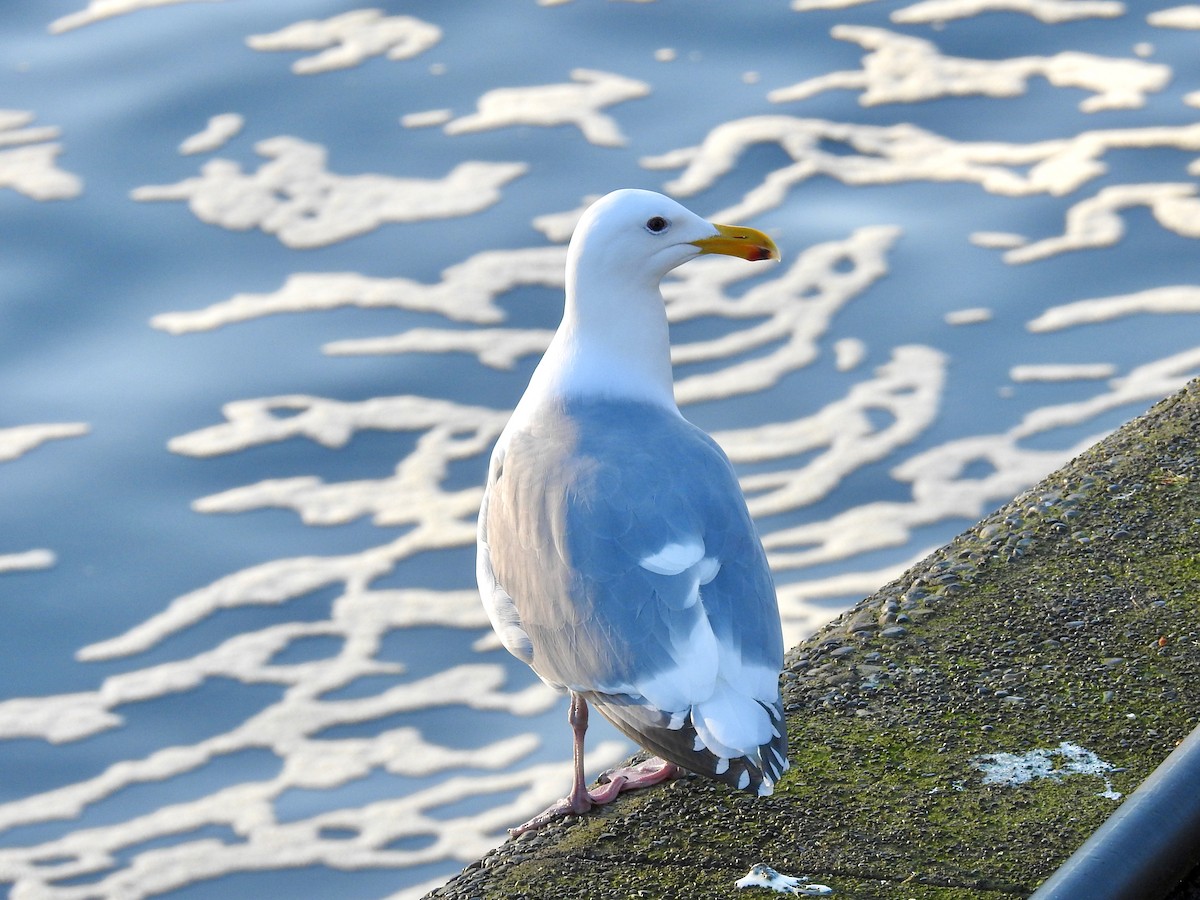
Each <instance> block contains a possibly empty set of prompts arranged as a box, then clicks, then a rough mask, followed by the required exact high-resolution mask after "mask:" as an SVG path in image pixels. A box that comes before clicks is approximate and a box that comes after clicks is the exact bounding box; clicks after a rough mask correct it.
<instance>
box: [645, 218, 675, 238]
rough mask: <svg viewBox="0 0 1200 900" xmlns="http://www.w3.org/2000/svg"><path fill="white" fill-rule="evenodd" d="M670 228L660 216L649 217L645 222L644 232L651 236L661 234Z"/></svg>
mask: <svg viewBox="0 0 1200 900" xmlns="http://www.w3.org/2000/svg"><path fill="white" fill-rule="evenodd" d="M670 227H671V223H670V222H668V221H667V220H666V219H664V218H663V217H662V216H651V217H650V218H649V219H647V220H646V230H647V231H648V232H650V233H651V234H662V233H663V232H664V231H666V230H667V229H668V228H670Z"/></svg>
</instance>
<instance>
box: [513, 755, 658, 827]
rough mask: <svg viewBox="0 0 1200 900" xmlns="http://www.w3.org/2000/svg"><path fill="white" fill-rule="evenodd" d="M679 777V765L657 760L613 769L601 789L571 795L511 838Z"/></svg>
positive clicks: (525, 825) (525, 824)
mask: <svg viewBox="0 0 1200 900" xmlns="http://www.w3.org/2000/svg"><path fill="white" fill-rule="evenodd" d="M678 774H679V766H677V765H675V764H674V763H669V762H667V761H666V760H664V759H658V758H657V757H655V758H653V759H648V760H646V761H645V762H643V763H639V764H638V765H636V766H625V767H623V768H620V769H610V770H609V771H607V772H605V773H603V774H602V775H601V776H600V782H601V783H600V785H599V786H598V787H596V788H593V789H592V790H585V791H582V792H575V791H572V793H571V796H569V797H563V798H562V799H561V800H559V801H558V802H557V803H555V804H554V805H553V806H551V807H549V808H548V809H546V810H544V811H543V812H540V813H538V814H537V815H536V816H534V817H533V818H532V819H530V820H529V821H528V822H525V823H524V824H523V825H518V826H517V827H516V828H510V829H508V833H509V834H510V835H511V836H512V837H517V836H518V835H521V834H524V833H525V832H527V831H536V830H537V829H539V828H541V827H542V826H543V825H547V824H549V823H550V822H553V821H554V820H555V819H561V818H562V817H563V816H570V815H576V816H578V815H582V814H583V813H585V812H587V811H588V810H590V809H593V808H595V807H597V806H603V805H604V804H606V803H611V802H612V801H613V800H616V799H617V797H618V796H620V795H621V794H623V793H625V791H632V790H636V789H637V788H644V787H650V786H651V785H654V784H658V783H659V782H661V781H666V780H667V779H668V778H673V777H675V776H676V775H678Z"/></svg>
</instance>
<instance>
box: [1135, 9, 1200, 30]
mask: <svg viewBox="0 0 1200 900" xmlns="http://www.w3.org/2000/svg"><path fill="white" fill-rule="evenodd" d="M1146 21H1147V22H1148V23H1149V24H1151V25H1153V26H1154V27H1155V28H1183V29H1187V30H1190V31H1198V30H1200V5H1198V4H1195V3H1188V4H1184V5H1183V6H1172V7H1171V8H1169V9H1160V10H1156V11H1155V12H1152V13H1150V14H1148V15H1147V16H1146Z"/></svg>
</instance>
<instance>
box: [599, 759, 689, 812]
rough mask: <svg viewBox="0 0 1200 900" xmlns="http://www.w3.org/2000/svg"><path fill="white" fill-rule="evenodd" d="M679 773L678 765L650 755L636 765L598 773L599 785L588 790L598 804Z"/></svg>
mask: <svg viewBox="0 0 1200 900" xmlns="http://www.w3.org/2000/svg"><path fill="white" fill-rule="evenodd" d="M678 774H679V766H677V765H675V763H671V762H667V761H666V760H665V759H659V758H658V757H657V756H654V757H651V758H650V759H648V760H646V761H645V762H640V763H638V764H637V765H636V766H625V767H623V768H620V769H609V770H608V771H607V772H603V773H601V775H600V779H599V781H600V787H598V788H596V789H595V790H593V791H589V792H588V795H589V796H590V797H591V798H592V802H593V803H595V804H597V805H600V804H604V803H610V802H612V801H613V800H614V799H616V797H617V795H618V794H623V793H624V792H625V791H633V790H637V789H638V788H644V787H650V786H651V785H652V784H658V783H659V782H662V781H666V780H667V779H668V778H674V777H675V776H676V775H678Z"/></svg>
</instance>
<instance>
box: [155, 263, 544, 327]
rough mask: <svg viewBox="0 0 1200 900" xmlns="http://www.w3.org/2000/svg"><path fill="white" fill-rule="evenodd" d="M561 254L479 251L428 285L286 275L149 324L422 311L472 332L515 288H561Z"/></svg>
mask: <svg viewBox="0 0 1200 900" xmlns="http://www.w3.org/2000/svg"><path fill="white" fill-rule="evenodd" d="M565 262H566V250H565V249H564V248H560V247H548V248H530V249H523V250H503V251H497V250H485V251H483V252H482V253H477V254H475V255H474V256H471V257H469V258H467V259H465V260H463V261H462V262H461V263H458V264H456V265H454V266H451V267H450V268H448V269H446V270H445V271H443V272H442V277H441V280H439V281H438V282H437V283H435V284H422V283H421V282H417V281H413V280H411V279H408V278H372V277H368V276H365V275H359V274H357V273H355V272H319V273H318V272H314V273H298V274H295V275H291V276H289V278H288V279H287V281H286V282H285V283H284V285H283V287H281V288H280V289H279V290H277V291H273V292H272V293H269V294H237V295H235V296H233V297H231V298H230V299H228V300H225V301H222V302H220V303H216V304H214V305H212V306H209V307H207V308H205V309H201V310H195V311H192V312H172V313H162V314H160V315H157V316H155V317H154V318H153V319H152V320H151V324H152V325H154V327H155V328H159V329H162V330H163V331H167V332H170V333H171V334H186V333H189V332H196V331H208V330H211V329H214V328H220V327H222V326H225V325H230V324H233V323H236V322H245V321H249V320H252V319H257V318H260V317H262V316H270V315H276V314H279V313H297V312H311V311H315V310H330V309H341V308H344V307H358V308H361V309H387V308H395V309H406V310H409V311H411V312H430V313H437V314H439V315H442V316H445V317H446V318H448V319H451V320H452V321H455V322H472V323H475V324H479V325H485V324H494V323H497V322H499V321H501V320H502V319H503V313H502V311H501V309H500V307H499V306H497V305H496V303H495V298H496V297H497V296H498V295H500V294H503V293H505V292H507V291H510V290H512V289H513V288H515V287H517V286H520V285H541V286H545V287H553V288H561V287H562V285H563V282H564V275H563V266H564V264H565Z"/></svg>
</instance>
